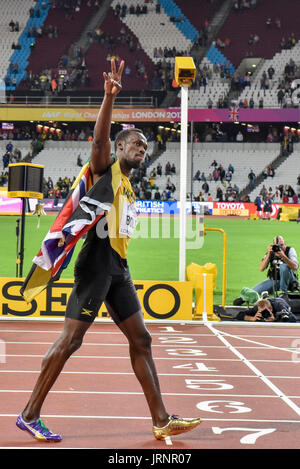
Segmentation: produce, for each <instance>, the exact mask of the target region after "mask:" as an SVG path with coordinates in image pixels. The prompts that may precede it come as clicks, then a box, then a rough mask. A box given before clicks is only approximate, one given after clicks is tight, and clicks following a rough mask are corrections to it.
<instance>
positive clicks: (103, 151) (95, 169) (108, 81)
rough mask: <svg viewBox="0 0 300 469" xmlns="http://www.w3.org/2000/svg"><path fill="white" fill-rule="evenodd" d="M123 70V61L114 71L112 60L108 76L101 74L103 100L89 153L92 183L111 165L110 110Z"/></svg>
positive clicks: (113, 61)
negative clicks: (102, 78) (102, 79)
mask: <svg viewBox="0 0 300 469" xmlns="http://www.w3.org/2000/svg"><path fill="white" fill-rule="evenodd" d="M123 70H124V61H122V62H121V64H120V67H119V70H116V63H115V60H114V59H112V60H111V72H110V73H108V74H107V73H106V72H104V73H103V77H104V98H103V101H102V105H101V108H100V111H99V113H98V116H97V120H96V124H95V127H94V137H93V143H92V151H91V170H92V174H93V182H94V183H95V182H96V180H97V179H98V177H99V176H101V174H103V173H104V172H105V170H106V169H107V168H108V166H109V165H110V164H111V163H112V158H111V141H110V131H111V119H112V110H113V106H114V102H115V98H116V96H117V94H118V93H119V92H120V90H121V88H122V85H121V78H122V73H123Z"/></svg>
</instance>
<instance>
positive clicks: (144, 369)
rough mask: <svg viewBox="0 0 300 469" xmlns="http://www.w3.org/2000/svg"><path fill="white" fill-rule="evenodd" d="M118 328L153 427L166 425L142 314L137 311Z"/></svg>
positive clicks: (165, 415) (163, 407) (166, 415)
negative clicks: (124, 338) (126, 347)
mask: <svg viewBox="0 0 300 469" xmlns="http://www.w3.org/2000/svg"><path fill="white" fill-rule="evenodd" d="M118 326H119V328H120V329H121V331H122V332H123V333H124V335H125V336H126V337H127V339H128V342H129V351H130V358H131V363H132V367H133V370H134V372H135V375H136V377H137V379H138V381H139V382H140V384H141V386H142V389H143V391H144V394H145V397H146V400H147V403H148V406H149V409H150V413H151V416H152V421H153V425H155V426H163V425H166V423H167V422H168V417H169V414H168V413H167V411H166V409H165V406H164V403H163V400H162V396H161V392H160V386H159V381H158V377H157V372H156V368H155V364H154V361H153V358H152V351H151V341H152V339H151V335H150V334H149V332H148V330H147V329H146V327H145V324H144V320H143V316H142V312H140V311H139V312H138V313H136V314H134V315H133V316H131V317H129V318H128V319H126V320H125V321H123V322H121V324H119V325H118Z"/></svg>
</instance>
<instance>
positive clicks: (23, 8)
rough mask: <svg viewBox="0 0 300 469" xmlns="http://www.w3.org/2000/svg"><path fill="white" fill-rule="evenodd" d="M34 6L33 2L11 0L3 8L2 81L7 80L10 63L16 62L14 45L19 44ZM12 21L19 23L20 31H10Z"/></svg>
mask: <svg viewBox="0 0 300 469" xmlns="http://www.w3.org/2000/svg"><path fill="white" fill-rule="evenodd" d="M34 6H35V2H34V1H33V0H22V2H20V1H19V0H10V1H9V2H6V3H5V7H3V8H2V11H1V22H0V80H3V79H4V78H5V76H6V74H7V70H8V65H9V62H10V61H11V60H14V56H13V54H14V51H13V50H12V48H11V47H12V44H13V43H15V44H17V42H18V40H19V37H20V35H21V32H22V31H23V29H24V28H25V26H26V23H27V20H28V18H29V9H30V8H32V7H34ZM10 21H14V22H18V23H19V31H10V30H9V23H10Z"/></svg>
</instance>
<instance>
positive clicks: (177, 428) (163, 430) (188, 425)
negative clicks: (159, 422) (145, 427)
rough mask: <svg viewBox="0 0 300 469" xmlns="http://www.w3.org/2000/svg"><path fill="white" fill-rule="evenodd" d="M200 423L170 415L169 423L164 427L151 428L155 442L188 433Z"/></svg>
mask: <svg viewBox="0 0 300 469" xmlns="http://www.w3.org/2000/svg"><path fill="white" fill-rule="evenodd" d="M201 422H202V420H201V419H200V418H197V419H183V418H179V417H178V415H170V416H169V422H168V423H167V425H165V426H164V427H155V426H153V433H154V436H155V438H156V439H157V440H161V439H163V438H166V437H167V436H172V435H178V434H179V433H184V432H189V431H190V430H193V428H195V427H197V425H199V424H200V423H201Z"/></svg>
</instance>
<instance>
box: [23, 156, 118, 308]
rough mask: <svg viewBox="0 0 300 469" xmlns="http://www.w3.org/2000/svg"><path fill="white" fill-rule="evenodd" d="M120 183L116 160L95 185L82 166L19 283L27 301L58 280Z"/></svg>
mask: <svg viewBox="0 0 300 469" xmlns="http://www.w3.org/2000/svg"><path fill="white" fill-rule="evenodd" d="M120 185H121V169H120V164H119V160H118V159H117V160H116V161H115V162H114V163H113V164H112V166H110V167H109V168H108V169H107V171H106V172H105V173H104V174H103V175H102V176H101V177H100V178H99V179H98V181H97V182H96V183H95V184H94V185H91V172H90V164H89V163H87V164H86V165H85V166H83V168H82V170H81V172H80V173H79V175H78V177H77V179H76V181H75V182H74V184H73V186H72V188H71V191H70V194H69V196H68V198H67V200H66V202H65V204H64V206H63V208H62V210H61V212H60V213H59V215H58V216H57V218H56V220H55V222H54V223H53V225H52V226H51V228H50V230H49V231H48V233H47V235H46V236H45V238H44V240H43V242H42V246H41V249H40V251H39V252H38V254H37V255H36V256H35V257H34V259H33V265H32V268H31V270H30V272H29V274H28V275H27V277H26V279H25V281H24V283H23V285H22V288H21V293H22V295H23V297H24V299H25V300H26V301H27V302H30V301H32V300H33V298H35V297H36V296H37V295H38V294H39V293H40V292H41V291H43V290H44V289H45V288H46V287H47V285H48V284H49V283H50V282H54V281H55V280H58V279H59V277H60V274H61V272H62V270H63V269H65V268H66V267H67V265H68V264H69V262H70V260H71V257H72V254H73V251H74V248H75V246H76V243H77V242H78V240H79V239H80V238H81V237H82V236H83V235H84V234H85V233H87V232H88V231H89V230H90V229H91V227H92V226H94V225H95V224H96V223H97V222H98V221H99V220H100V218H102V216H103V215H104V214H105V212H109V210H110V208H111V206H112V203H113V201H114V198H115V196H116V194H117V192H118V190H119V188H120Z"/></svg>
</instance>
